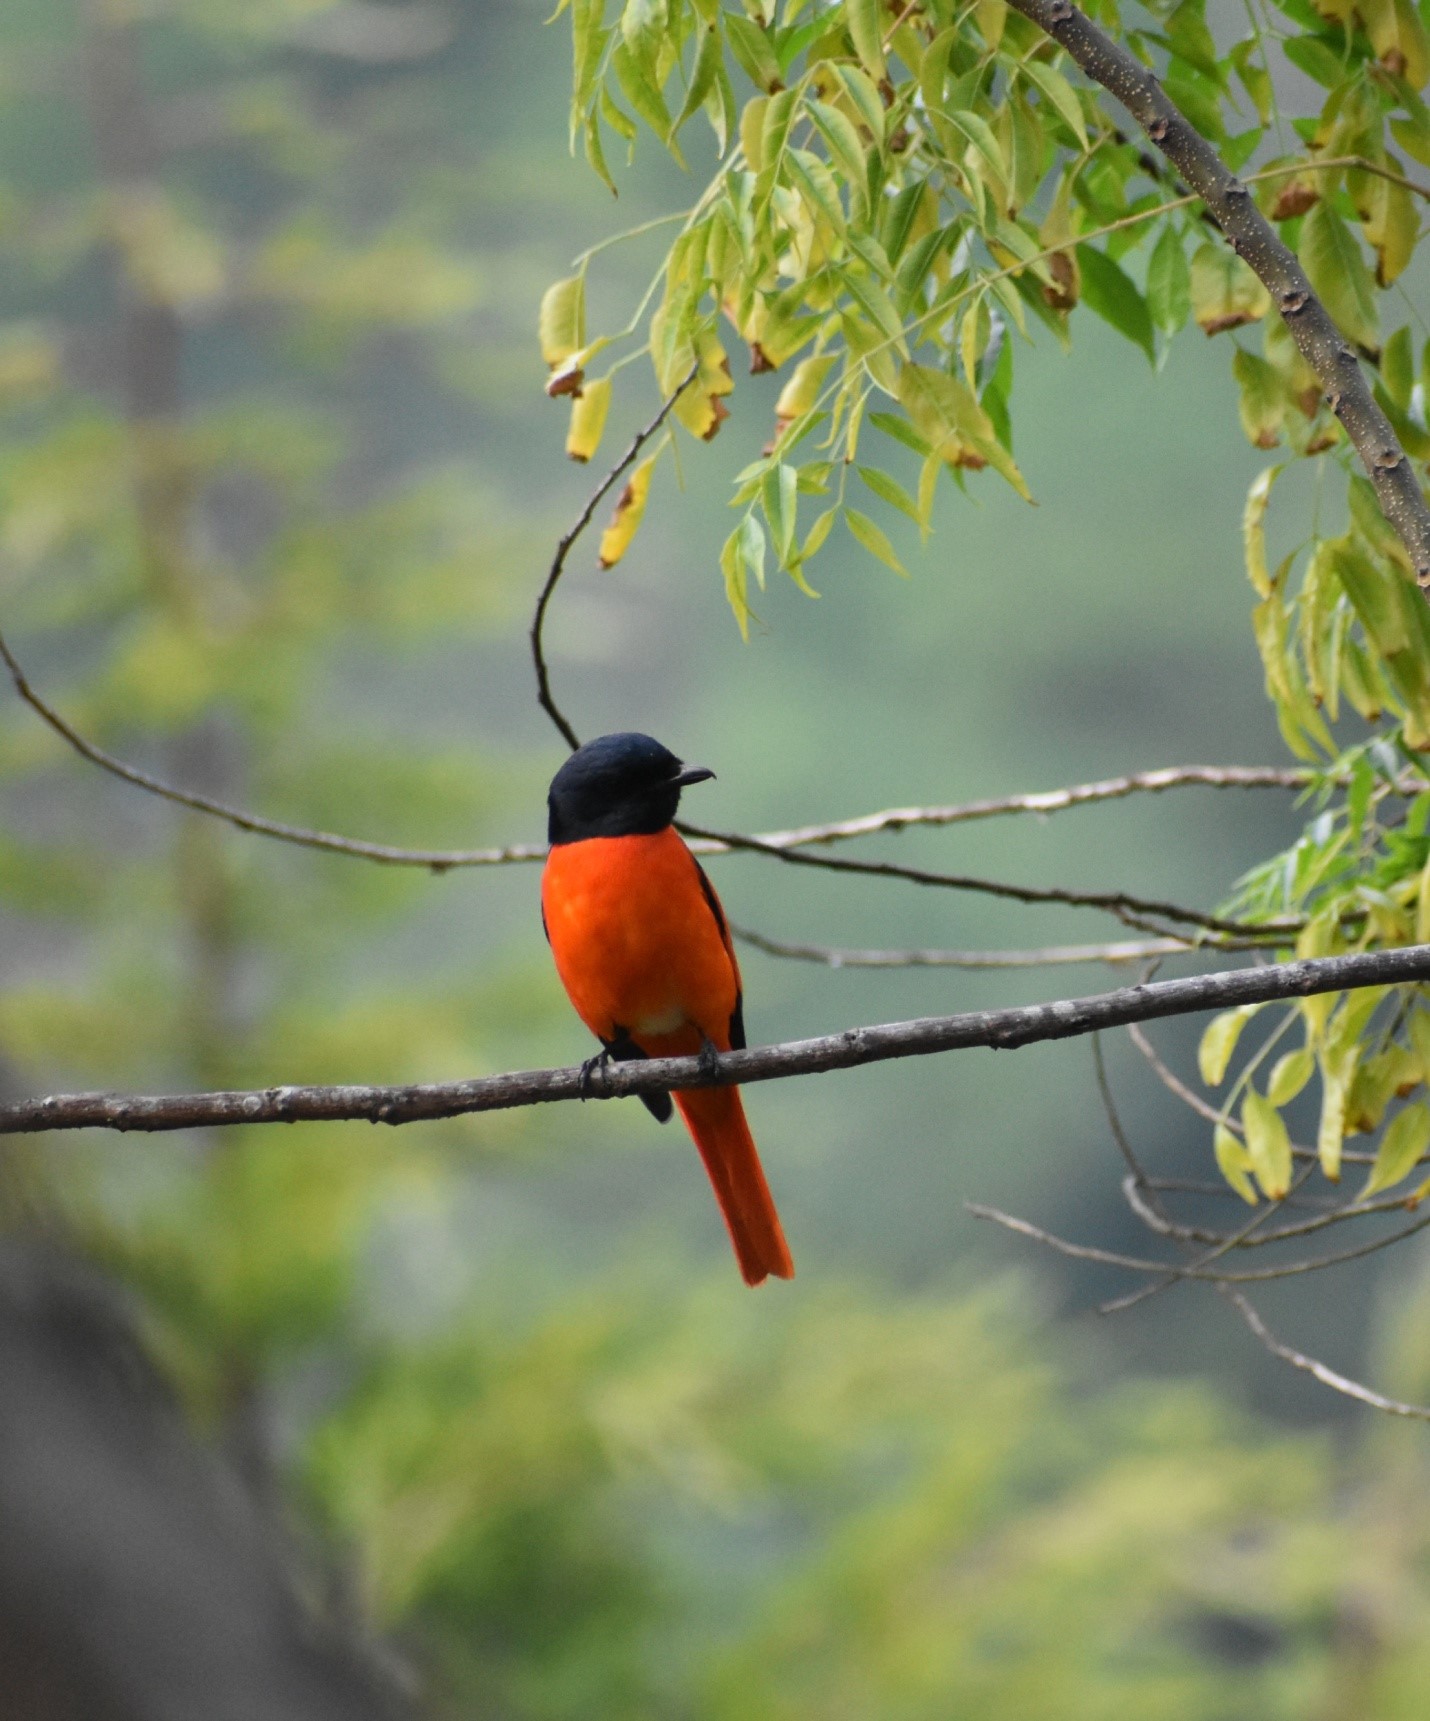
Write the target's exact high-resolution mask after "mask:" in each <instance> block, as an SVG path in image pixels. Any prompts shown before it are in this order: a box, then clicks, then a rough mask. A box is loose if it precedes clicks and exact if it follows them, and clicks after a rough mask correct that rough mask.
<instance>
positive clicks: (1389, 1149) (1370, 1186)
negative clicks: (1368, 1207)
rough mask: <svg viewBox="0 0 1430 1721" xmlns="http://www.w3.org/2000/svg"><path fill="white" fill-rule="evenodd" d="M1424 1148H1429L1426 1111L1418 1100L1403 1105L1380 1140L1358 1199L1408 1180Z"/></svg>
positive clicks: (1429, 1118) (1429, 1127)
mask: <svg viewBox="0 0 1430 1721" xmlns="http://www.w3.org/2000/svg"><path fill="white" fill-rule="evenodd" d="M1426 1148H1430V1110H1428V1109H1427V1108H1426V1107H1425V1106H1423V1105H1421V1104H1420V1103H1419V1102H1418V1101H1417V1102H1416V1103H1415V1104H1414V1105H1408V1106H1403V1107H1402V1108H1401V1109H1400V1111H1398V1112H1397V1113H1396V1114H1395V1116H1394V1117H1393V1118H1392V1119H1391V1120H1390V1122H1389V1124H1388V1125H1387V1126H1386V1130H1385V1134H1384V1135H1382V1136H1381V1138H1380V1146H1379V1147H1378V1148H1377V1149H1376V1152H1375V1164H1374V1165H1372V1166H1371V1168H1370V1176H1369V1177H1368V1178H1367V1179H1366V1183H1365V1188H1364V1189H1362V1190H1361V1192H1360V1196H1359V1197H1358V1199H1359V1200H1361V1201H1364V1200H1365V1198H1366V1197H1367V1196H1368V1195H1376V1194H1378V1193H1379V1192H1380V1191H1381V1190H1382V1189H1389V1188H1391V1187H1392V1186H1393V1185H1394V1184H1397V1183H1399V1182H1400V1180H1401V1178H1403V1177H1408V1176H1409V1175H1410V1173H1411V1172H1412V1171H1413V1170H1414V1169H1415V1167H1416V1165H1417V1164H1418V1163H1419V1161H1420V1157H1421V1155H1422V1154H1423V1153H1424V1152H1425V1150H1426Z"/></svg>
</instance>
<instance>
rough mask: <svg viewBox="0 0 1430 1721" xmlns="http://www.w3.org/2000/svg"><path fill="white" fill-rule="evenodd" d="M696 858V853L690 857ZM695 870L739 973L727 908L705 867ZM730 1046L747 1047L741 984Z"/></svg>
mask: <svg viewBox="0 0 1430 1721" xmlns="http://www.w3.org/2000/svg"><path fill="white" fill-rule="evenodd" d="M690 858H691V859H692V860H695V857H694V855H692V856H691V857H690ZM695 870H696V872H697V873H698V874H699V875H700V888H701V890H702V891H704V893H705V900H706V902H708V903H709V904H710V912H711V914H713V915H714V916H715V924H716V925H717V926H718V927H719V928H720V941H721V943H723V944H724V946H725V948H726V950H727V951H728V952H729V954H730V966H731V967H732V968H733V969H734V970H735V973H736V974H737V975H738V974H739V972H740V964H739V963H738V962H737V961H736V960H735V946H734V942H733V941H732V939H731V937H730V925H729V922H728V921H727V920H726V919H725V910H724V909H723V908H721V906H720V898H719V897H718V896H716V894H715V886H714V885H713V884H711V882H710V880H709V879H708V878H706V876H705V868H704V867H703V866H701V864H700V862H699V861H695ZM730 1046H731V1049H732V1050H733V1051H736V1052H743V1051H744V1049H745V989H744V987H743V986H741V987H740V988H739V989H738V990H737V991H736V993H735V1008H734V1009H733V1010H732V1011H731V1012H730Z"/></svg>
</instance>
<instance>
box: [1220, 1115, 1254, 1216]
mask: <svg viewBox="0 0 1430 1721" xmlns="http://www.w3.org/2000/svg"><path fill="white" fill-rule="evenodd" d="M1212 1152H1213V1153H1215V1154H1216V1162H1217V1169H1218V1170H1219V1171H1220V1172H1221V1174H1222V1176H1223V1177H1224V1178H1225V1179H1226V1180H1227V1182H1228V1183H1229V1184H1230V1185H1231V1187H1232V1188H1233V1189H1234V1190H1235V1191H1236V1193H1237V1194H1238V1195H1239V1196H1240V1197H1241V1199H1242V1200H1243V1201H1245V1202H1246V1203H1247V1204H1248V1205H1249V1206H1251V1207H1255V1206H1256V1188H1255V1185H1254V1184H1253V1183H1252V1181H1251V1176H1250V1172H1251V1157H1250V1155H1249V1154H1248V1153H1247V1151H1246V1147H1245V1145H1244V1144H1243V1143H1242V1142H1241V1141H1240V1140H1239V1139H1238V1137H1236V1136H1234V1135H1233V1134H1232V1133H1231V1131H1230V1130H1229V1129H1228V1128H1227V1127H1226V1125H1225V1124H1224V1123H1219V1124H1218V1125H1217V1126H1216V1129H1215V1131H1214V1132H1213V1134H1212Z"/></svg>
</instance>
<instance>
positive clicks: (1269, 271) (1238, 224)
mask: <svg viewBox="0 0 1430 1721" xmlns="http://www.w3.org/2000/svg"><path fill="white" fill-rule="evenodd" d="M1011 4H1012V6H1013V9H1014V10H1015V11H1017V12H1021V13H1022V14H1023V16H1024V17H1026V18H1030V19H1031V20H1032V21H1033V22H1034V23H1035V24H1037V25H1038V26H1039V27H1040V28H1041V29H1043V30H1045V31H1046V32H1047V33H1048V35H1050V36H1051V37H1052V38H1053V40H1054V41H1056V42H1057V43H1058V44H1059V45H1060V46H1061V47H1063V48H1065V49H1066V50H1067V52H1068V53H1069V54H1070V55H1071V56H1072V58H1073V59H1074V60H1076V61H1077V63H1078V65H1079V66H1081V68H1082V69H1083V71H1084V72H1085V73H1086V74H1087V76H1088V77H1090V78H1091V79H1092V80H1093V81H1094V82H1095V83H1099V84H1101V85H1102V87H1103V88H1104V89H1105V90H1107V91H1108V92H1109V93H1110V94H1112V95H1113V96H1115V97H1116V98H1117V100H1118V101H1119V102H1121V103H1122V105H1123V106H1124V107H1125V108H1126V109H1127V111H1128V112H1129V113H1130V114H1131V115H1132V117H1133V118H1134V119H1135V120H1136V121H1137V123H1138V125H1140V126H1141V127H1142V129H1143V131H1145V132H1146V134H1147V136H1148V137H1149V138H1150V139H1151V140H1152V142H1153V143H1154V144H1155V145H1156V146H1157V148H1158V149H1160V150H1161V151H1162V153H1163V154H1164V155H1165V156H1166V157H1167V159H1168V160H1169V161H1170V162H1171V163H1172V165H1173V166H1174V167H1175V168H1176V169H1177V171H1178V172H1179V173H1180V174H1181V176H1182V178H1183V179H1184V180H1185V181H1186V182H1187V184H1188V186H1190V188H1191V189H1192V190H1193V191H1194V192H1196V194H1197V195H1198V196H1199V197H1200V198H1201V199H1202V200H1203V201H1204V202H1205V204H1206V206H1207V208H1208V209H1209V210H1210V211H1211V213H1212V215H1213V216H1214V217H1215V218H1216V222H1217V225H1218V226H1219V227H1220V228H1221V230H1222V232H1223V233H1224V234H1225V235H1226V238H1227V242H1228V243H1229V244H1230V246H1231V247H1232V249H1233V250H1234V251H1235V252H1236V254H1237V255H1238V256H1239V257H1241V258H1242V259H1243V260H1244V261H1245V263H1246V264H1247V266H1248V267H1249V268H1250V269H1251V270H1252V271H1253V273H1254V274H1255V275H1256V276H1257V277H1258V279H1259V280H1260V281H1261V282H1262V284H1263V285H1264V286H1265V287H1266V289H1267V291H1268V292H1269V293H1270V294H1271V298H1272V302H1273V303H1274V304H1275V306H1276V308H1277V310H1278V311H1279V312H1280V314H1281V316H1282V319H1283V320H1284V321H1285V323H1286V326H1287V328H1289V329H1290V331H1291V336H1292V339H1293V340H1294V341H1295V343H1296V346H1297V348H1298V349H1299V351H1300V353H1301V355H1302V357H1303V358H1304V359H1305V360H1306V362H1307V364H1309V365H1310V367H1311V369H1312V370H1313V371H1314V372H1315V373H1316V377H1317V379H1318V381H1319V382H1320V384H1321V387H1322V389H1323V390H1324V392H1325V396H1326V400H1327V401H1328V402H1329V404H1330V407H1331V410H1332V412H1334V413H1335V415H1336V416H1337V418H1339V419H1340V421H1341V423H1342V425H1343V426H1344V427H1345V431H1346V435H1347V436H1348V437H1349V438H1350V440H1351V442H1352V444H1353V445H1354V447H1355V449H1356V452H1357V453H1358V454H1359V455H1360V457H1361V460H1362V462H1363V463H1364V466H1365V469H1366V472H1367V474H1368V475H1369V477H1370V481H1371V483H1372V484H1373V485H1374V486H1375V491H1376V495H1377V496H1378V497H1379V499H1380V506H1381V508H1382V510H1383V511H1384V513H1385V517H1386V519H1387V520H1388V521H1389V522H1390V524H1391V525H1392V526H1393V527H1394V529H1395V531H1396V533H1397V534H1398V535H1399V537H1400V540H1401V542H1402V543H1403V544H1404V545H1405V548H1406V551H1407V552H1408V554H1409V558H1410V565H1411V568H1412V569H1413V570H1414V573H1415V577H1416V579H1417V580H1418V581H1419V582H1420V584H1421V585H1422V586H1426V585H1430V508H1427V507H1426V504H1425V498H1424V496H1423V495H1422V494H1421V491H1420V482H1419V480H1418V478H1417V477H1416V475H1415V469H1414V467H1413V466H1412V465H1411V463H1410V460H1409V459H1408V457H1407V456H1406V453H1405V450H1404V449H1403V448H1402V447H1401V446H1400V442H1399V440H1398V439H1397V437H1396V435H1395V432H1394V430H1393V429H1392V428H1391V425H1390V421H1389V420H1388V419H1387V418H1386V416H1385V414H1384V413H1383V412H1382V411H1381V410H1380V408H1379V407H1378V406H1377V405H1376V403H1375V398H1374V396H1373V395H1372V393H1371V391H1370V388H1369V386H1368V384H1367V383H1366V379H1365V377H1364V375H1363V374H1362V372H1361V368H1360V364H1359V361H1358V359H1357V357H1356V353H1355V349H1354V348H1353V347H1352V346H1351V345H1350V343H1349V342H1348V341H1347V340H1346V338H1345V337H1344V335H1342V333H1341V331H1340V330H1339V329H1338V328H1337V327H1336V324H1335V322H1334V320H1333V319H1332V317H1331V315H1330V313H1329V312H1328V311H1327V310H1326V308H1325V306H1324V305H1323V304H1322V303H1321V301H1320V300H1319V299H1318V298H1317V297H1316V295H1315V293H1314V292H1313V291H1312V290H1311V283H1310V281H1309V280H1308V279H1307V277H1306V272H1305V270H1304V269H1303V268H1302V267H1301V265H1300V263H1298V262H1297V260H1296V258H1295V256H1294V254H1293V253H1292V252H1291V251H1290V250H1289V249H1288V248H1287V247H1286V246H1285V245H1284V244H1283V243H1282V242H1281V240H1280V239H1279V238H1278V237H1277V235H1276V233H1275V231H1274V230H1273V228H1272V226H1271V224H1270V222H1269V221H1267V220H1266V218H1265V217H1264V216H1263V215H1262V214H1261V211H1260V210H1259V209H1258V208H1257V207H1256V204H1255V202H1254V200H1253V199H1252V197H1251V194H1250V192H1249V191H1248V190H1247V187H1246V185H1245V183H1244V182H1243V181H1242V180H1240V179H1238V178H1237V177H1236V175H1235V174H1234V173H1232V172H1231V170H1230V169H1229V168H1228V167H1227V166H1226V164H1225V163H1224V162H1223V161H1222V159H1221V157H1220V156H1219V155H1218V154H1217V152H1216V151H1215V150H1214V149H1213V148H1212V146H1211V145H1210V144H1209V143H1208V142H1207V141H1206V139H1205V138H1204V137H1202V135H1201V133H1200V132H1198V131H1197V130H1196V128H1195V127H1194V126H1193V125H1192V124H1191V123H1190V121H1189V120H1188V119H1187V118H1186V116H1185V115H1184V114H1183V113H1182V112H1181V110H1180V109H1179V108H1178V107H1176V105H1175V104H1174V103H1173V102H1172V101H1170V100H1169V99H1168V97H1167V95H1166V93H1165V91H1164V90H1163V89H1162V86H1161V84H1160V83H1159V82H1158V80H1157V77H1156V74H1155V73H1153V72H1152V71H1150V70H1149V69H1148V68H1147V67H1146V66H1144V65H1142V64H1141V62H1140V61H1138V60H1137V59H1135V58H1134V57H1133V56H1132V55H1131V54H1130V53H1129V52H1128V51H1127V49H1126V48H1124V47H1122V46H1120V45H1119V44H1118V43H1117V42H1114V41H1113V39H1112V38H1111V37H1110V36H1109V35H1107V34H1106V32H1105V31H1103V30H1101V29H1099V28H1098V26H1097V25H1096V24H1094V23H1093V22H1092V20H1091V19H1090V18H1089V17H1088V16H1087V15H1086V14H1085V13H1084V12H1081V11H1079V10H1078V8H1077V7H1076V6H1074V5H1073V4H1072V0H1011Z"/></svg>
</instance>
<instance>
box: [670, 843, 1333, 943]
mask: <svg viewBox="0 0 1430 1721" xmlns="http://www.w3.org/2000/svg"><path fill="white" fill-rule="evenodd" d="M677 828H678V829H679V830H680V831H681V832H682V834H683V835H685V836H687V837H699V838H703V839H704V840H706V841H707V842H708V841H714V842H719V843H724V844H726V845H727V846H728V847H730V848H732V849H738V850H739V851H740V852H741V853H749V854H762V855H773V856H774V857H775V858H776V859H777V860H781V861H783V862H784V863H785V864H786V865H787V866H807V867H822V868H824V869H825V870H826V871H828V872H843V873H854V874H859V875H861V876H863V877H865V878H899V879H904V880H906V881H907V882H908V883H910V884H922V885H929V886H932V887H934V888H941V889H944V890H964V891H971V892H974V893H976V894H978V895H982V896H996V897H1002V898H1003V899H1004V900H1005V901H1009V902H1026V903H1055V904H1061V905H1063V906H1065V907H1069V908H1097V909H1101V910H1102V911H1103V912H1104V913H1105V914H1111V915H1113V916H1114V917H1115V918H1116V919H1118V920H1120V921H1122V922H1123V923H1124V924H1125V925H1128V926H1133V927H1136V928H1138V929H1139V930H1141V931H1151V932H1154V933H1156V934H1158V935H1159V936H1167V934H1166V933H1165V929H1164V928H1163V927H1160V926H1157V925H1155V924H1149V920H1150V919H1151V918H1152V917H1155V918H1156V919H1160V920H1162V921H1172V922H1173V923H1177V924H1181V925H1184V926H1197V927H1202V928H1204V929H1205V930H1207V931H1209V932H1221V933H1226V934H1229V935H1230V936H1231V937H1234V938H1253V939H1256V940H1258V941H1262V940H1264V941H1267V942H1270V941H1273V940H1275V939H1278V938H1280V939H1283V940H1284V939H1285V937H1286V936H1287V935H1289V934H1293V933H1295V932H1298V931H1299V930H1300V928H1301V926H1302V924H1303V922H1302V921H1300V920H1298V919H1289V918H1288V919H1284V920H1266V921H1256V922H1253V921H1243V920H1225V919H1223V918H1222V917H1221V916H1220V915H1215V914H1203V913H1202V912H1201V911H1200V910H1199V909H1195V908H1184V907H1182V905H1181V904H1180V903H1175V902H1161V901H1157V900H1154V899H1150V898H1147V897H1141V896H1133V895H1132V894H1130V893H1129V892H1127V891H1097V890H1067V889H1065V888H1063V887H1062V886H1060V885H1023V884H1007V883H1005V882H1003V881H1002V880H1001V879H990V878H979V877H975V876H973V875H970V874H967V873H949V872H931V871H929V870H928V869H927V868H924V867H912V866H900V865H899V864H897V863H896V862H894V861H853V860H843V859H840V858H839V857H837V856H835V855H811V854H805V853H803V852H802V851H801V850H799V849H790V848H778V847H776V846H775V845H774V844H772V843H767V842H764V841H763V840H762V839H761V838H759V837H746V836H741V835H739V834H737V833H736V832H733V831H710V830H706V829H704V828H703V827H702V826H700V825H691V824H686V823H685V822H684V821H680V822H679V823H678V825H677Z"/></svg>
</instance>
